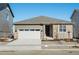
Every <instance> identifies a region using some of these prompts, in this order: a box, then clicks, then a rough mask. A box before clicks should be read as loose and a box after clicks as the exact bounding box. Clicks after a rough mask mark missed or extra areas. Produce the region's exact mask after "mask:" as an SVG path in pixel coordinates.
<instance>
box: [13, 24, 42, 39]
mask: <svg viewBox="0 0 79 59" xmlns="http://www.w3.org/2000/svg"><path fill="white" fill-rule="evenodd" d="M13 27H14V30H13V32H14V34H15V33H17V32H15V30H17V31H18V30H19V29H28V28H29V29H40V30H42V26H41V25H14V26H13ZM42 33H43V31H41V39H42V38H43V34H42ZM17 36H18V33H17V34H16V35H15V37H16V38H17Z"/></svg>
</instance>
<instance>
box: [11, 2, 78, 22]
mask: <svg viewBox="0 0 79 59" xmlns="http://www.w3.org/2000/svg"><path fill="white" fill-rule="evenodd" d="M10 6H11V9H12V11H13V14H14V16H15V17H14V22H17V21H21V20H27V19H30V18H33V17H37V16H48V17H52V18H57V19H62V20H66V21H70V20H71V19H70V17H71V15H72V13H73V11H74V9H79V4H77V3H10Z"/></svg>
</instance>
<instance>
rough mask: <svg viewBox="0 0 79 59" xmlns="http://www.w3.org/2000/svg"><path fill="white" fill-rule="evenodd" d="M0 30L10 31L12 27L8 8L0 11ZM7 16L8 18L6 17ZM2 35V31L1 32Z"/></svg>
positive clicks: (11, 18)
mask: <svg viewBox="0 0 79 59" xmlns="http://www.w3.org/2000/svg"><path fill="white" fill-rule="evenodd" d="M0 14H1V15H0V18H1V19H0V31H1V32H3V33H4V32H5V31H6V32H7V33H12V31H13V30H12V28H13V16H12V15H11V12H10V10H9V9H8V8H6V9H4V10H2V11H0ZM7 17H8V18H7ZM1 32H0V33H1ZM1 35H2V33H1Z"/></svg>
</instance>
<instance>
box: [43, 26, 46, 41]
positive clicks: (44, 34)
mask: <svg viewBox="0 0 79 59" xmlns="http://www.w3.org/2000/svg"><path fill="white" fill-rule="evenodd" d="M43 39H44V40H46V33H45V25H43Z"/></svg>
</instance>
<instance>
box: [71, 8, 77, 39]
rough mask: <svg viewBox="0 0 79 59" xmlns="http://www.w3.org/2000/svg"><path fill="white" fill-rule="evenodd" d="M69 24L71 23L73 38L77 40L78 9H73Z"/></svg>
mask: <svg viewBox="0 0 79 59" xmlns="http://www.w3.org/2000/svg"><path fill="white" fill-rule="evenodd" d="M71 22H72V23H73V27H74V28H73V37H74V38H79V9H75V10H74V11H73V14H72V16H71Z"/></svg>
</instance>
